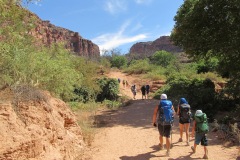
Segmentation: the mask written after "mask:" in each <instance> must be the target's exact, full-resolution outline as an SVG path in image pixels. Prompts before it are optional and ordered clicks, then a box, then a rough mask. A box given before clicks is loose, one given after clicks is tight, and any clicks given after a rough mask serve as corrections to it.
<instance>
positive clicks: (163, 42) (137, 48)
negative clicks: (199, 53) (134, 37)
mask: <svg viewBox="0 0 240 160" xmlns="http://www.w3.org/2000/svg"><path fill="white" fill-rule="evenodd" d="M159 50H165V51H167V52H171V53H177V52H182V49H181V48H179V47H177V46H175V45H174V44H173V43H172V42H171V41H170V37H169V36H162V37H160V38H158V39H156V40H155V41H152V42H139V43H136V44H134V45H133V46H132V47H131V48H130V54H138V55H142V56H151V55H153V54H154V52H156V51H159Z"/></svg>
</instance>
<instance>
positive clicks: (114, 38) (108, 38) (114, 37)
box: [92, 21, 148, 52]
mask: <svg viewBox="0 0 240 160" xmlns="http://www.w3.org/2000/svg"><path fill="white" fill-rule="evenodd" d="M129 25H130V21H126V22H125V23H124V24H123V25H122V26H121V28H120V29H119V31H118V32H116V33H106V34H103V35H100V36H98V37H96V38H94V39H92V41H93V42H94V43H96V44H97V45H98V46H99V49H100V52H101V51H103V50H111V49H114V48H117V47H119V46H121V45H124V44H128V43H133V42H137V41H139V40H144V39H146V38H147V37H148V35H147V34H146V33H139V34H136V35H133V36H126V35H125V30H126V29H127V28H129V27H128V26H129ZM133 28H136V27H135V26H133Z"/></svg>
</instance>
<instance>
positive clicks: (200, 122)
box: [191, 110, 209, 159]
mask: <svg viewBox="0 0 240 160" xmlns="http://www.w3.org/2000/svg"><path fill="white" fill-rule="evenodd" d="M208 131H209V127H208V122H207V115H206V114H205V113H203V112H202V111H201V110H197V111H196V113H195V115H194V121H193V127H192V137H193V136H194V133H195V141H194V146H192V147H191V149H192V151H193V153H195V152H196V148H197V145H199V144H200V142H201V145H202V146H203V147H204V156H203V159H208V149H207V146H208V140H207V132H208Z"/></svg>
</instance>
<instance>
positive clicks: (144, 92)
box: [141, 85, 146, 99]
mask: <svg viewBox="0 0 240 160" xmlns="http://www.w3.org/2000/svg"><path fill="white" fill-rule="evenodd" d="M141 92H142V99H143V97H145V99H146V87H145V85H143V86H142V87H141Z"/></svg>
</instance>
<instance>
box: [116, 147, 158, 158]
mask: <svg viewBox="0 0 240 160" xmlns="http://www.w3.org/2000/svg"><path fill="white" fill-rule="evenodd" d="M150 148H152V149H153V151H152V152H147V153H143V154H139V155H136V156H122V157H119V159H121V160H146V159H150V158H153V157H162V156H156V155H154V154H153V153H155V152H158V151H159V146H158V145H154V146H152V147H150Z"/></svg>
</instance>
